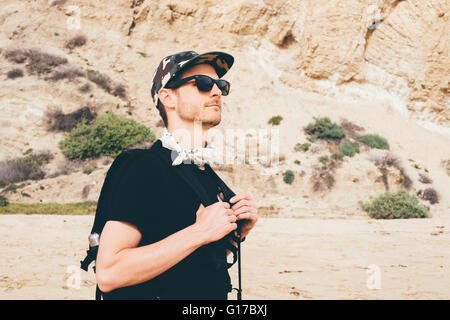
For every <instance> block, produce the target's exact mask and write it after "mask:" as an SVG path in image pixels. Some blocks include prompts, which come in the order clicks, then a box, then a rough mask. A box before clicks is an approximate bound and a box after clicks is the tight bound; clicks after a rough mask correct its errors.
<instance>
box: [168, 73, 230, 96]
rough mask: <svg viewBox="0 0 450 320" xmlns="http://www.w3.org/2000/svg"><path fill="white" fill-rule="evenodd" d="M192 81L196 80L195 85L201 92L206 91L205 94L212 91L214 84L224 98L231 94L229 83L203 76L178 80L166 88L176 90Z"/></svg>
mask: <svg viewBox="0 0 450 320" xmlns="http://www.w3.org/2000/svg"><path fill="white" fill-rule="evenodd" d="M192 79H195V85H196V86H197V88H198V90H200V91H204V92H208V91H211V89H212V87H213V86H214V84H216V85H217V87H218V88H219V90H220V91H222V95H223V96H226V95H228V93H230V83H229V82H228V81H226V80H223V79H217V80H216V79H213V78H211V77H209V76H206V75H203V74H202V75H195V76H190V77H187V78H183V79H180V80H176V81H173V82H171V81H169V83H168V84H166V86H165V87H164V88H168V89H176V88H178V87H180V86H181V85H183V84H185V83H186V82H188V81H190V80H192Z"/></svg>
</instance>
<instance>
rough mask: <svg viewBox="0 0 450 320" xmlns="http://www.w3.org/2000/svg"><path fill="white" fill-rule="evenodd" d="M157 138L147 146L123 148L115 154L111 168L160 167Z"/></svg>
mask: <svg viewBox="0 0 450 320" xmlns="http://www.w3.org/2000/svg"><path fill="white" fill-rule="evenodd" d="M157 142H158V140H157V141H156V142H154V143H153V144H152V145H151V147H149V148H130V149H126V150H123V151H122V152H121V153H120V154H119V155H117V156H116V158H115V159H114V161H113V163H112V164H111V169H115V168H127V169H126V171H128V169H131V168H134V169H139V168H142V167H145V168H147V170H148V169H152V168H154V169H156V168H158V169H161V167H162V166H161V165H162V163H161V157H160V155H158V153H159V152H161V150H160V149H159V148H158V143H157Z"/></svg>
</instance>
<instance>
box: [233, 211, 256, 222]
mask: <svg viewBox="0 0 450 320" xmlns="http://www.w3.org/2000/svg"><path fill="white" fill-rule="evenodd" d="M236 218H237V220H245V219H246V220H258V215H257V214H255V213H250V212H247V213H241V214H239V215H237V216H236Z"/></svg>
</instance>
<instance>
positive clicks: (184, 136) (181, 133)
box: [167, 121, 208, 150]
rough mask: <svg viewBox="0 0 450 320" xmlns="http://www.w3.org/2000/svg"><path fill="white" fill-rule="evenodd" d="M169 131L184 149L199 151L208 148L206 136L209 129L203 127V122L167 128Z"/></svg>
mask: <svg viewBox="0 0 450 320" xmlns="http://www.w3.org/2000/svg"><path fill="white" fill-rule="evenodd" d="M167 131H169V133H170V134H171V135H172V136H173V137H174V138H175V140H176V141H177V142H178V144H179V145H180V146H181V147H182V148H184V149H188V150H190V149H197V148H205V147H206V134H207V132H208V128H205V127H204V126H202V125H201V122H198V121H197V122H194V123H189V124H186V125H179V126H176V127H171V126H170V125H169V126H168V127H167Z"/></svg>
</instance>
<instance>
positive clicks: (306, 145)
mask: <svg viewBox="0 0 450 320" xmlns="http://www.w3.org/2000/svg"><path fill="white" fill-rule="evenodd" d="M310 146H311V144H310V143H308V142H306V143H297V144H296V145H295V146H294V151H303V152H306V151H308V150H309V147H310Z"/></svg>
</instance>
